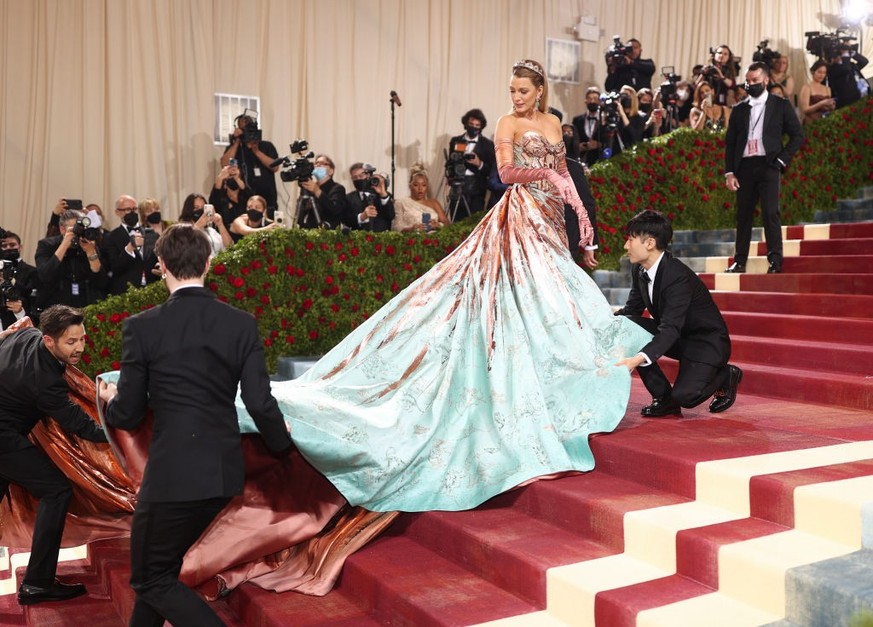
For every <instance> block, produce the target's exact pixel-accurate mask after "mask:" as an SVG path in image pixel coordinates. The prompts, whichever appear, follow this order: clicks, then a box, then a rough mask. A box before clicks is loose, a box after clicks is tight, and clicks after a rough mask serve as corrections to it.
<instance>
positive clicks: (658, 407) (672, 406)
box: [640, 396, 682, 418]
mask: <svg viewBox="0 0 873 627" xmlns="http://www.w3.org/2000/svg"><path fill="white" fill-rule="evenodd" d="M640 415H642V416H644V417H646V418H662V417H664V416H681V415H682V407H681V406H680V405H679V403H676V402H675V401H673V399H672V398H670V397H669V396H668V397H667V398H653V399H652V404H651V405H646V406H645V407H643V408H642V409H641V410H640Z"/></svg>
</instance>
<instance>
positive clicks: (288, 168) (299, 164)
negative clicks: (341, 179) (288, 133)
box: [273, 139, 315, 183]
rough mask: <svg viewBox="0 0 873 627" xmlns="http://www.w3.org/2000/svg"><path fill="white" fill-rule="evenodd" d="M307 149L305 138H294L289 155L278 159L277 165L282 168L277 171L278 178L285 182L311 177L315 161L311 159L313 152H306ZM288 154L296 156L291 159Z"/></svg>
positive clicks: (307, 143) (300, 180)
mask: <svg viewBox="0 0 873 627" xmlns="http://www.w3.org/2000/svg"><path fill="white" fill-rule="evenodd" d="M307 150H309V142H307V141H306V140H305V139H295V140H294V141H293V142H291V146H290V154H289V156H286V157H283V158H282V159H281V160H280V161H279V165H281V166H282V167H283V168H284V169H283V170H282V171H281V172H279V178H280V179H282V180H283V181H285V182H286V183H288V182H290V181H297V182H298V183H303V182H305V181H308V180H309V179H310V178H312V172H313V170H315V162H314V161H313V159H314V158H315V153H314V152H312V151H309V152H306V151H307ZM303 153H306V154H303ZM290 155H297V158H296V159H291V157H290ZM273 167H275V166H273Z"/></svg>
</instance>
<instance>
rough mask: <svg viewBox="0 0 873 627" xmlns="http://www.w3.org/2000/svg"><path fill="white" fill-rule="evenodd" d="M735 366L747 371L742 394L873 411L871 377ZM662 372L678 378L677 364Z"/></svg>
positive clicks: (667, 364)
mask: <svg viewBox="0 0 873 627" xmlns="http://www.w3.org/2000/svg"><path fill="white" fill-rule="evenodd" d="M731 363H733V364H735V365H736V366H739V367H740V368H742V370H743V381H742V383H741V384H740V388H739V393H740V394H757V395H761V396H767V397H770V398H773V399H786V400H791V401H797V402H800V403H813V404H821V405H837V406H840V407H850V408H854V409H865V410H873V379H871V378H870V377H869V376H867V375H862V374H847V373H840V372H830V371H818V372H815V371H811V370H808V369H804V368H789V367H785V366H775V365H773V366H771V365H766V364H760V363H751V362H744V361H734V360H732V361H731ZM662 369H663V370H664V372H665V373H666V374H667V376H668V377H671V378H672V377H675V376H676V370H677V365H676V364H675V362H673V363H671V362H669V361H665V360H664V364H663V366H662ZM698 411H700V410H698ZM704 411H705V410H704ZM871 437H873V433H871Z"/></svg>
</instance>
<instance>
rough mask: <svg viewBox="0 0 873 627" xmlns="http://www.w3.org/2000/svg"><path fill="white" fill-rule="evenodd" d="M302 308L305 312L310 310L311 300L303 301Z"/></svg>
mask: <svg viewBox="0 0 873 627" xmlns="http://www.w3.org/2000/svg"><path fill="white" fill-rule="evenodd" d="M303 308H304V309H306V310H309V309H312V299H311V298H307V299H306V300H304V301H303Z"/></svg>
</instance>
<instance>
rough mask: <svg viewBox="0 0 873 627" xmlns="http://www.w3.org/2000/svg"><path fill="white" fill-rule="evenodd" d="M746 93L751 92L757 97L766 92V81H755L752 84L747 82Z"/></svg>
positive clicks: (751, 94)
mask: <svg viewBox="0 0 873 627" xmlns="http://www.w3.org/2000/svg"><path fill="white" fill-rule="evenodd" d="M745 88H746V93H747V94H749V95H750V96H751V97H752V98H757V97H758V96H760V95H761V94H763V93H764V89H765V88H764V83H755V84H753V85H750V84H749V83H746V84H745Z"/></svg>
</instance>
